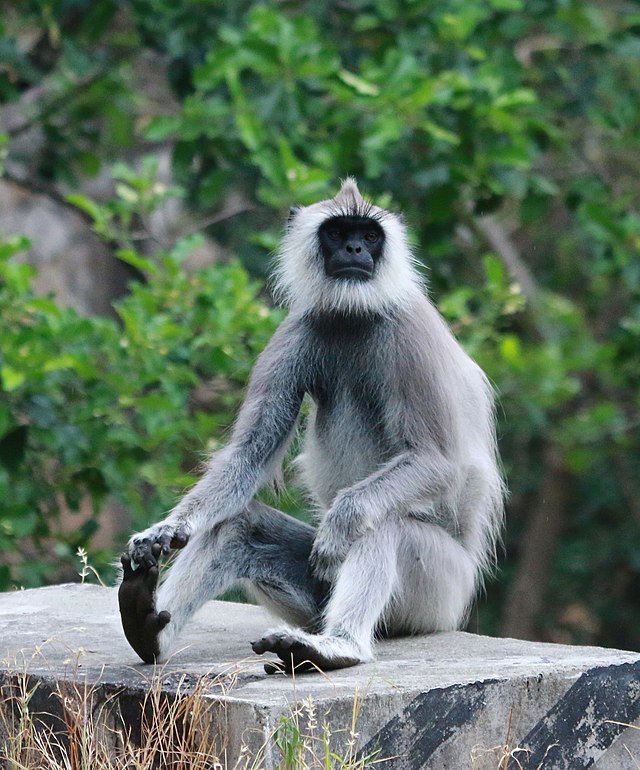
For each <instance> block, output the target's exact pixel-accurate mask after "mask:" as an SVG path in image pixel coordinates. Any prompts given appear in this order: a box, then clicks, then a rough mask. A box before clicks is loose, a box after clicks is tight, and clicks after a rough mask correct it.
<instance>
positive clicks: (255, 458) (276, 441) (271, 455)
mask: <svg viewBox="0 0 640 770" xmlns="http://www.w3.org/2000/svg"><path fill="white" fill-rule="evenodd" d="M300 354H301V353H300V334H299V332H298V327H297V325H296V324H295V322H291V321H289V320H288V319H287V320H286V321H285V322H284V323H283V324H282V325H281V326H280V328H279V329H278V330H277V331H276V333H275V334H274V336H273V337H272V339H271V341H270V342H269V344H268V345H267V347H266V348H265V350H264V351H263V353H262V354H261V356H260V357H259V359H258V361H257V362H256V365H255V367H254V370H253V373H252V376H251V381H250V383H249V387H248V390H247V395H246V398H245V401H244V404H243V405H242V408H241V410H240V413H239V415H238V418H237V420H236V423H235V427H234V429H233V433H232V437H231V441H230V443H229V445H228V446H227V447H225V448H224V449H222V450H221V451H219V452H216V453H215V454H214V455H213V456H212V457H211V458H210V460H209V462H208V464H207V468H206V470H205V473H204V474H203V476H202V478H201V479H200V480H199V481H198V482H197V484H196V485H195V486H194V487H193V488H192V489H191V490H190V491H189V492H188V493H187V494H186V495H185V496H184V497H183V498H182V500H181V501H180V502H179V503H178V505H176V507H175V508H174V509H173V510H172V511H171V513H170V514H169V515H168V516H167V518H166V519H164V521H161V522H159V523H158V524H155V525H154V526H152V527H149V529H147V530H145V531H144V532H141V533H139V534H137V535H134V536H133V537H132V538H131V541H130V544H129V550H130V554H131V557H132V559H133V560H134V561H135V562H137V563H140V562H141V561H150V562H152V561H153V559H152V557H151V556H149V554H151V547H152V545H153V544H154V543H159V544H160V545H161V546H162V551H163V553H167V552H168V551H169V549H170V548H176V547H177V548H179V547H182V546H183V545H185V544H186V542H187V541H188V540H189V537H190V536H191V535H192V534H193V533H194V532H195V531H196V530H198V529H200V528H202V527H204V526H207V527H211V526H213V525H215V524H216V523H219V522H221V521H224V520H225V519H227V518H229V517H230V516H233V515H234V514H235V513H236V512H237V511H239V510H241V509H242V508H244V507H245V506H246V505H248V503H249V502H250V501H251V499H252V498H253V497H254V495H255V494H256V492H257V491H258V489H259V488H260V487H261V486H262V484H264V483H265V482H266V481H267V480H268V478H269V474H270V473H271V472H272V471H273V466H274V465H275V464H276V463H277V462H278V461H279V459H280V458H281V455H282V453H283V452H284V450H285V448H286V445H287V443H288V440H289V437H290V436H291V433H292V432H293V429H294V427H295V424H296V420H297V418H298V413H299V411H300V406H301V403H302V398H303V396H304V392H303V390H302V388H301V386H300V382H299V376H298V372H299V369H300V367H299V366H298V361H299V358H300ZM147 557H149V558H147Z"/></svg>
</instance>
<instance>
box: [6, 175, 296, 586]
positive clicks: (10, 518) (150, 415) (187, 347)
mask: <svg viewBox="0 0 640 770" xmlns="http://www.w3.org/2000/svg"><path fill="white" fill-rule="evenodd" d="M120 176H121V178H122V176H123V175H122V174H120ZM152 186H153V180H152V179H149V178H144V177H135V176H133V175H132V174H128V175H127V182H122V181H121V182H120V196H119V197H118V199H117V200H115V201H114V202H113V203H110V204H107V205H105V206H103V207H100V206H97V205H96V204H95V203H92V202H90V201H85V200H82V199H81V197H80V196H76V197H75V199H76V202H77V204H78V205H81V206H83V207H86V208H90V209H91V210H92V211H93V212H94V213H95V215H96V221H97V223H98V226H99V227H100V228H101V229H102V228H104V229H105V230H106V231H111V228H116V227H117V229H118V230H121V228H122V222H123V221H126V220H127V216H126V214H127V213H130V212H132V211H133V209H134V207H136V208H137V203H138V200H139V199H144V198H145V195H150V194H152ZM114 212H117V216H116V215H115V213H114ZM116 221H117V223H118V224H117V225H116ZM199 240H200V237H199V236H192V237H189V238H184V239H181V240H179V241H178V242H177V243H176V244H175V246H174V247H173V248H172V249H171V250H170V251H167V252H159V253H157V254H155V255H154V256H153V257H152V258H150V257H145V256H142V255H141V254H138V253H136V252H135V251H133V250H132V249H122V250H120V251H119V252H118V254H119V256H120V258H121V259H123V260H126V261H128V262H131V263H132V264H133V265H135V267H136V268H137V269H138V270H139V271H141V272H142V274H143V275H144V278H145V280H144V281H143V282H136V283H135V284H134V285H132V287H131V293H130V294H129V295H127V296H126V297H125V298H124V299H122V300H120V301H118V302H116V303H115V311H116V318H115V319H113V318H82V317H80V316H79V315H78V314H77V313H76V311H75V310H72V309H70V308H60V307H59V306H58V305H57V304H56V303H55V302H54V300H53V299H52V298H49V297H46V298H45V297H38V296H35V295H34V294H33V293H32V291H31V290H30V279H31V278H32V276H33V274H34V269H33V268H32V267H31V266H30V265H28V264H22V263H16V262H15V261H13V260H12V259H11V257H12V256H13V254H14V253H15V252H16V251H18V250H19V249H21V248H24V247H25V246H26V245H27V244H25V243H24V241H23V239H19V238H18V239H14V240H12V241H8V242H6V243H5V244H4V246H3V247H2V249H1V250H0V307H2V311H3V312H2V323H1V329H2V358H1V362H2V365H1V367H0V377H1V382H2V391H3V397H2V401H0V435H2V438H1V439H0V499H2V501H3V503H2V506H1V507H0V552H4V553H5V555H9V556H10V555H11V554H13V555H16V554H19V555H20V557H21V558H20V559H19V560H15V559H11V558H9V559H8V563H5V564H3V566H2V567H1V568H0V585H1V586H2V587H3V588H7V587H9V586H10V585H12V584H15V583H17V584H18V585H27V586H29V585H39V584H41V583H42V582H43V581H46V580H47V579H51V578H52V577H55V575H56V574H59V570H60V566H61V564H69V563H71V562H72V559H73V556H74V554H75V551H76V549H77V548H78V547H80V546H82V547H88V546H90V543H91V537H92V535H94V534H95V532H96V530H97V529H98V515H99V513H100V510H101V509H102V506H103V505H104V504H105V502H106V500H107V498H110V499H111V503H112V504H113V503H114V502H115V503H118V504H120V505H121V506H123V507H124V508H125V509H126V511H127V512H128V513H129V515H130V516H131V518H132V524H133V526H134V527H135V528H140V527H144V526H145V525H146V523H147V522H148V520H149V518H150V517H152V518H158V517H160V516H161V515H162V514H163V513H164V512H166V511H167V510H168V509H169V508H170V507H171V506H172V504H173V503H174V502H175V499H176V496H177V494H178V492H179V491H180V490H181V489H183V488H184V487H185V486H187V485H188V484H189V483H191V482H193V480H194V475H193V474H194V473H195V469H196V468H197V465H198V463H199V461H200V460H203V459H204V458H205V456H206V453H207V451H210V450H212V449H214V448H216V446H217V440H216V437H218V439H219V438H220V437H221V435H222V434H223V433H224V431H225V430H226V429H227V428H228V426H229V424H230V422H231V419H232V418H231V415H232V414H233V412H234V411H235V409H236V407H237V404H238V399H239V397H240V395H241V387H242V383H244V382H245V381H246V379H247V377H248V374H249V371H250V369H251V365H252V362H253V360H254V358H255V356H256V355H257V353H258V352H259V350H261V349H262V347H263V346H264V345H265V343H266V341H267V340H268V338H269V337H270V335H271V334H272V332H273V330H274V329H275V327H276V325H277V323H278V320H279V318H280V317H281V314H280V313H279V312H278V311H274V310H272V309H270V308H269V307H268V306H267V305H265V303H264V302H263V301H262V300H260V299H259V298H258V297H257V284H256V283H254V282H252V281H251V280H250V279H249V277H248V275H247V272H246V270H244V268H243V267H242V266H241V265H240V264H238V263H235V262H234V263H229V264H225V265H220V266H212V267H208V268H205V269H202V270H198V271H196V272H190V273H187V272H186V271H185V269H184V268H183V265H182V263H183V261H184V258H185V256H186V255H187V254H188V253H189V252H190V250H191V249H192V248H193V247H194V246H195V245H197V242H198V241H199ZM202 383H209V389H208V390H207V391H204V392H203V391H202V389H201V387H200V386H201V384H202ZM87 500H88V501H90V506H89V511H88V513H87V511H86V510H85V509H83V513H84V516H83V517H82V519H83V520H82V522H81V525H80V526H79V527H77V529H76V528H73V529H69V528H68V527H66V528H65V527H61V526H60V512H61V510H63V509H64V510H69V511H71V512H74V511H75V512H77V511H78V510H79V508H80V505H81V504H82V503H83V502H86V501H87ZM50 548H51V549H52V552H50V551H49V550H48V549H50ZM93 557H94V560H98V563H99V565H100V566H101V567H103V566H104V562H105V561H108V560H109V559H110V558H113V553H106V554H101V553H94V554H93ZM63 574H64V573H63Z"/></svg>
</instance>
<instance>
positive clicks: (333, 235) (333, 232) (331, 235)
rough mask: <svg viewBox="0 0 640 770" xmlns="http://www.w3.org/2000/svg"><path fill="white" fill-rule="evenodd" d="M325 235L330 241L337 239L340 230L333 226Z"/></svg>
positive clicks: (338, 238)
mask: <svg viewBox="0 0 640 770" xmlns="http://www.w3.org/2000/svg"><path fill="white" fill-rule="evenodd" d="M327 235H328V236H329V238H331V240H332V241H339V240H340V238H341V237H342V236H341V235H340V230H336V229H335V228H334V229H333V230H329V232H328V233H327Z"/></svg>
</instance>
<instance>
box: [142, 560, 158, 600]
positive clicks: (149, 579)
mask: <svg viewBox="0 0 640 770" xmlns="http://www.w3.org/2000/svg"><path fill="white" fill-rule="evenodd" d="M144 584H145V586H146V587H147V589H148V590H149V591H150V592H151V593H153V592H154V591H155V589H156V586H157V585H158V567H157V565H156V566H153V567H149V569H148V570H147V573H146V575H145V576H144Z"/></svg>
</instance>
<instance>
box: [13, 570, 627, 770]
mask: <svg viewBox="0 0 640 770" xmlns="http://www.w3.org/2000/svg"><path fill="white" fill-rule="evenodd" d="M272 625H274V619H273V618H272V617H270V616H269V614H268V613H267V612H266V611H265V610H264V609H262V608H260V607H255V606H252V605H246V604H234V603H228V602H209V603H208V604H207V605H205V606H204V607H203V608H202V609H201V610H200V611H199V612H198V614H197V615H196V617H195V618H194V620H193V622H192V623H191V624H190V626H189V628H188V629H187V631H186V632H185V634H184V636H183V637H182V639H181V645H180V649H178V650H177V651H176V652H175V653H174V655H173V656H172V657H171V659H170V660H169V661H168V662H167V663H165V664H163V665H162V666H158V667H156V668H154V667H151V666H146V665H144V664H141V663H139V662H138V660H137V658H136V656H135V654H134V653H133V652H132V651H131V650H130V648H129V647H128V645H127V643H126V641H125V639H124V637H123V635H122V631H121V629H120V621H119V615H118V610H117V601H116V592H115V589H113V588H103V587H99V586H93V585H62V586H53V587H49V588H41V589H34V590H28V591H16V592H13V593H5V594H0V660H2V661H3V663H2V668H1V670H0V673H2V674H3V675H4V676H5V678H6V677H7V676H9V675H11V674H12V673H13V674H15V673H16V672H18V673H19V672H28V673H29V674H30V675H31V676H33V677H36V678H37V679H39V680H41V681H42V682H45V683H49V685H51V683H52V682H56V681H61V680H64V681H74V682H88V683H90V684H92V685H99V687H101V688H103V690H104V697H105V698H107V697H112V695H113V693H115V692H119V693H124V694H125V695H126V696H127V697H128V698H129V699H133V700H134V701H135V700H136V699H138V700H140V699H141V698H142V697H143V696H144V693H145V692H146V691H147V690H148V687H149V682H150V680H151V679H152V678H153V677H159V679H160V681H161V683H162V687H163V689H164V690H166V691H167V692H169V693H170V692H175V691H176V690H177V689H179V688H182V689H181V690H180V691H181V692H184V688H185V686H187V687H188V686H190V683H195V682H196V681H197V680H198V679H199V678H200V677H203V676H204V677H206V678H207V680H209V681H211V682H213V683H214V687H213V688H211V690H210V691H209V694H208V695H207V697H208V698H211V699H213V700H214V701H215V702H216V704H217V703H219V704H220V706H221V708H223V710H224V716H223V717H222V716H220V718H219V719H218V720H217V722H216V723H215V724H212V726H211V729H212V730H214V731H215V730H217V731H219V732H220V733H221V735H220V745H221V746H222V745H224V747H225V757H226V763H227V764H228V765H229V766H230V767H233V765H234V763H235V761H236V759H237V757H238V755H239V753H240V751H241V748H242V746H246V747H248V749H249V751H250V752H258V751H260V750H261V749H262V750H263V753H264V748H263V747H264V746H265V745H268V746H270V748H269V750H268V751H267V752H266V754H265V755H264V764H265V765H266V766H267V767H268V766H275V765H276V764H277V762H278V756H277V753H276V749H275V747H274V746H273V745H272V744H273V742H272V741H271V743H270V742H269V738H270V736H271V735H272V734H273V732H274V730H275V729H276V727H277V725H278V723H279V720H280V718H281V717H282V716H283V715H286V714H288V713H290V711H291V709H292V708H293V707H295V704H299V703H301V702H304V701H306V702H307V703H309V701H308V700H307V699H309V698H311V699H312V701H313V704H314V708H315V714H316V718H317V719H319V721H320V723H322V721H323V720H326V721H327V723H328V724H330V725H331V729H332V731H333V733H334V741H335V743H334V746H335V747H336V750H338V751H340V750H343V751H344V750H346V748H347V747H348V744H349V741H350V736H349V732H348V731H346V730H345V729H344V728H345V727H348V726H349V725H350V724H351V720H352V714H353V710H354V699H355V702H356V705H357V713H358V721H357V727H356V730H357V733H358V743H359V746H360V751H361V752H362V754H363V755H364V756H369V755H371V754H372V753H374V752H375V751H378V752H379V753H378V754H377V756H378V757H379V758H388V761H386V762H385V763H384V765H383V767H384V768H385V770H387V769H389V770H396V769H397V770H405V769H406V770H414V769H415V770H418V768H426V769H427V770H461V769H463V768H472V769H473V770H496V768H498V767H500V769H501V770H503V768H504V770H538V768H539V769H540V770H547V769H548V768H550V769H551V770H582V769H583V768H591V767H593V768H596V769H597V770H637V768H639V767H640V730H638V729H634V728H633V727H628V726H625V725H635V726H640V653H633V652H624V651H620V650H610V649H602V648H596V647H571V646H566V645H554V644H541V643H533V642H525V641H519V640H515V639H495V638H490V637H484V636H478V635H474V634H469V633H463V632H456V633H443V634H434V635H432V636H428V637H415V638H410V639H397V640H388V641H383V642H380V643H379V644H378V645H377V655H378V658H377V660H376V661H374V662H372V663H368V664H365V665H361V666H357V667H354V668H351V669H345V670H343V671H336V672H331V673H329V674H324V675H320V674H312V675H303V676H299V677H297V678H296V679H295V680H292V679H291V678H288V677H285V676H267V675H266V674H264V671H263V668H262V663H263V661H262V659H261V658H258V657H257V656H255V655H253V653H252V652H251V649H250V647H249V642H250V641H251V640H253V639H255V638H258V637H259V636H261V635H262V634H263V632H264V631H265V630H266V629H267V628H269V627H270V626H272ZM219 713H220V714H222V712H219ZM214 721H215V720H214ZM619 723H622V724H619ZM500 747H508V749H509V750H510V751H512V752H513V756H512V757H511V758H510V759H508V760H504V761H503V762H502V764H499V763H500V757H501V755H504V754H505V752H506V749H505V748H500ZM515 749H518V751H514V750H515Z"/></svg>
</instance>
